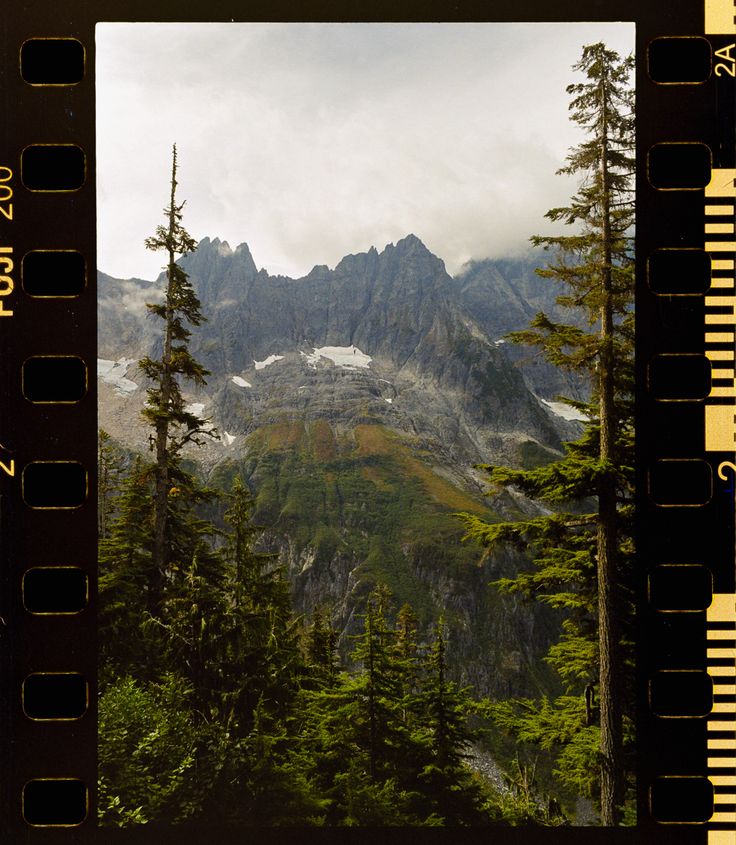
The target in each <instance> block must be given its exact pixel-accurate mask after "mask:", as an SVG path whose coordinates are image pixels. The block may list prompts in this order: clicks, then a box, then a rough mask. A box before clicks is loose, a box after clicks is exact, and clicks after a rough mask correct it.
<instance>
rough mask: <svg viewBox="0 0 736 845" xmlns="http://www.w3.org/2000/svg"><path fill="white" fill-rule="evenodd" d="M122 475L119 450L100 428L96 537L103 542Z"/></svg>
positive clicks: (121, 461)
mask: <svg viewBox="0 0 736 845" xmlns="http://www.w3.org/2000/svg"><path fill="white" fill-rule="evenodd" d="M122 475H123V460H122V455H121V454H120V450H119V449H118V447H117V446H116V445H115V443H114V441H113V440H112V438H111V437H110V435H109V434H108V433H107V432H106V431H105V429H104V428H101V429H100V430H99V432H98V443H97V536H98V539H100V540H104V538H105V537H106V536H107V532H108V529H109V525H110V519H111V518H112V516H113V515H114V506H113V500H114V498H115V496H116V495H117V493H118V487H119V484H120V481H121V478H122Z"/></svg>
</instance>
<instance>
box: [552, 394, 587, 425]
mask: <svg viewBox="0 0 736 845" xmlns="http://www.w3.org/2000/svg"><path fill="white" fill-rule="evenodd" d="M541 401H542V403H543V404H544V405H546V406H547V407H548V408H549V409H550V411H552V413H553V414H557V416H558V417H562V419H563V420H574V421H576V422H584V421H585V420H587V419H588V418H587V417H586V416H585V414H583V413H581V412H580V411H578V409H577V408H572V407H571V406H570V405H566V404H565V403H564V402H548V401H547V400H546V399H542V400H541Z"/></svg>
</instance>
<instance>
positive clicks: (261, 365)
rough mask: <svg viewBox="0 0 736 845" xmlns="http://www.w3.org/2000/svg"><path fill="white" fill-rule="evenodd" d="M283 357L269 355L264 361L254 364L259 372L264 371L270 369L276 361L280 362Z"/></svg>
mask: <svg viewBox="0 0 736 845" xmlns="http://www.w3.org/2000/svg"><path fill="white" fill-rule="evenodd" d="M283 357H284V356H283V355H269V356H268V358H265V359H264V360H263V361H256V360H254V361H253V363H254V364H255V365H256V369H257V370H262V369H263V368H264V367H269V366H270V365H271V364H275V363H276V361H280V360H281V359H282V358H283Z"/></svg>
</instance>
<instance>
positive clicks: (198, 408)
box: [184, 402, 204, 419]
mask: <svg viewBox="0 0 736 845" xmlns="http://www.w3.org/2000/svg"><path fill="white" fill-rule="evenodd" d="M184 411H185V412H186V413H187V414H194V416H195V417H199V418H200V419H203V417H202V411H204V402H193V403H192V404H191V405H187V406H186V407H185V408H184Z"/></svg>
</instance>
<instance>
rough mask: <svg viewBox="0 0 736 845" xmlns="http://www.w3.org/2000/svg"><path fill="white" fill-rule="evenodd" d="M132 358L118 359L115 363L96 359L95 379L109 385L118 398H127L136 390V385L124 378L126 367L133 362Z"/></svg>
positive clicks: (104, 359) (105, 359)
mask: <svg viewBox="0 0 736 845" xmlns="http://www.w3.org/2000/svg"><path fill="white" fill-rule="evenodd" d="M134 360H135V359H134V358H119V359H118V360H117V361H109V360H108V359H107V358H98V359H97V377H98V378H101V379H102V381H104V382H105V384H111V385H112V386H113V387H114V388H115V392H116V393H118V394H119V395H120V396H129V395H130V394H131V393H133V392H134V391H136V390H138V385H137V384H136V383H135V382H134V381H131V380H130V379H129V378H125V374H126V372H127V371H128V367H129V366H130V365H131V364H132V363H133V362H134Z"/></svg>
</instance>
